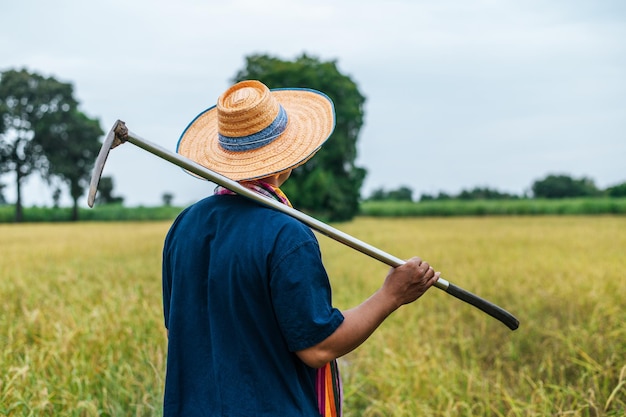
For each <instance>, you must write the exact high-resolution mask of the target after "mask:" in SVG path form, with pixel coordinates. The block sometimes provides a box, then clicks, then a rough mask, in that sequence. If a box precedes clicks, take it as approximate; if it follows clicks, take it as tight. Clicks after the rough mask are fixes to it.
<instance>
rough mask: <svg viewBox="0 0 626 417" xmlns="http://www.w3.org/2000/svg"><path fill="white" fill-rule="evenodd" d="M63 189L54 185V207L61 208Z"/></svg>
mask: <svg viewBox="0 0 626 417" xmlns="http://www.w3.org/2000/svg"><path fill="white" fill-rule="evenodd" d="M61 194H62V192H61V189H60V188H59V187H54V191H53V192H52V206H53V207H54V208H59V206H60V205H61Z"/></svg>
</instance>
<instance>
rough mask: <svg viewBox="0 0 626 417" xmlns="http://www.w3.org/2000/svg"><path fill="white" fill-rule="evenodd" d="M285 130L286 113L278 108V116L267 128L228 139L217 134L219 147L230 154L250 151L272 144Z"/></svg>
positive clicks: (281, 108)
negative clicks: (230, 152)
mask: <svg viewBox="0 0 626 417" xmlns="http://www.w3.org/2000/svg"><path fill="white" fill-rule="evenodd" d="M286 128H287V112H286V111H285V109H283V106H280V109H279V110H278V115H277V116H276V118H275V119H274V121H273V122H272V123H270V125H269V126H267V127H266V128H265V129H263V130H260V131H259V132H257V133H253V134H252V135H248V136H240V137H230V136H223V135H220V134H219V133H218V140H219V144H220V146H221V147H222V148H223V149H225V150H227V151H232V152H243V151H250V150H253V149H258V148H261V147H263V146H265V145H267V144H269V143H272V142H273V141H274V140H275V139H276V138H277V137H279V136H280V135H281V134H282V133H283V132H284V131H285V129H286Z"/></svg>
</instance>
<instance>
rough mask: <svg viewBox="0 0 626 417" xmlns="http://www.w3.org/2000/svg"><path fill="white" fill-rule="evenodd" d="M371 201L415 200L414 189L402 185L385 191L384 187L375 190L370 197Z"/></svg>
mask: <svg viewBox="0 0 626 417" xmlns="http://www.w3.org/2000/svg"><path fill="white" fill-rule="evenodd" d="M368 200H370V201H385V200H389V201H413V190H411V189H410V188H409V187H406V186H401V187H399V188H397V189H395V190H390V191H385V190H384V189H383V188H379V189H377V190H374V191H373V192H372V194H371V195H370V197H369V198H368Z"/></svg>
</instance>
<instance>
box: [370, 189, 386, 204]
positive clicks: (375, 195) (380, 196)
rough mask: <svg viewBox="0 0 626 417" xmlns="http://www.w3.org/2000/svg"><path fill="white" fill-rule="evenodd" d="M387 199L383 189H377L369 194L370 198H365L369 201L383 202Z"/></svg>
mask: <svg viewBox="0 0 626 417" xmlns="http://www.w3.org/2000/svg"><path fill="white" fill-rule="evenodd" d="M386 198H387V192H386V191H385V189H384V188H378V189H376V190H374V191H372V193H371V194H370V196H369V197H368V198H367V199H368V200H370V201H383V200H385V199H386Z"/></svg>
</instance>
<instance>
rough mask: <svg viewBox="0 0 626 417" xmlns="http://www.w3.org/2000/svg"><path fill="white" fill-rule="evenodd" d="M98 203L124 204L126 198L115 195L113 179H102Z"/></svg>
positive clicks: (99, 186)
mask: <svg viewBox="0 0 626 417" xmlns="http://www.w3.org/2000/svg"><path fill="white" fill-rule="evenodd" d="M96 201H97V202H98V204H122V203H123V202H124V197H116V196H114V195H113V178H111V177H102V178H100V183H99V184H98V194H97V195H96Z"/></svg>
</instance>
